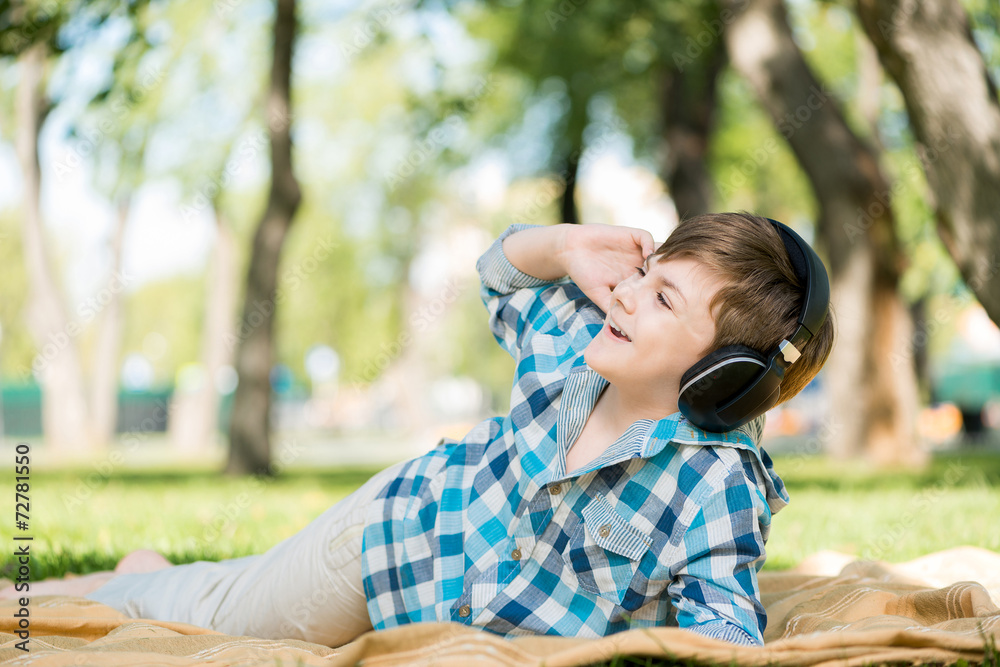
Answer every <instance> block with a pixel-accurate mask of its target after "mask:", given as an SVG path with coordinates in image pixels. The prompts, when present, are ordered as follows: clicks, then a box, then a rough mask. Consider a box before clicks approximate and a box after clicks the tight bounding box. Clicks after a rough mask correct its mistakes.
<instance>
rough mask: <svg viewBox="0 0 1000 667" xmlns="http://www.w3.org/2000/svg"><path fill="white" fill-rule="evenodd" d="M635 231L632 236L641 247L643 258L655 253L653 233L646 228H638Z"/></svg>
mask: <svg viewBox="0 0 1000 667" xmlns="http://www.w3.org/2000/svg"><path fill="white" fill-rule="evenodd" d="M635 232H636V233H634V234H633V235H632V238H633V240H634V241H635V244H636V245H637V246H639V248H640V249H641V251H642V258H643V259H645V258H646V257H648V256H649V255H651V254H652V253H653V250H655V246H654V244H653V235H652V234H650V233H649V232H647V231H646V230H645V229H637V230H635Z"/></svg>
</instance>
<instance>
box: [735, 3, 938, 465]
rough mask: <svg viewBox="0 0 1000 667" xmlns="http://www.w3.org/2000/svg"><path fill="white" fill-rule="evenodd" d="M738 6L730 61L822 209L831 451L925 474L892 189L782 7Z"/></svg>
mask: <svg viewBox="0 0 1000 667" xmlns="http://www.w3.org/2000/svg"><path fill="white" fill-rule="evenodd" d="M742 5H743V3H741V2H731V3H730V4H729V6H728V7H727V9H726V12H728V16H729V17H731V25H730V26H729V29H728V30H727V31H726V33H725V38H726V43H727V46H728V49H729V56H730V59H731V61H732V62H733V64H734V66H735V67H736V68H737V70H739V71H740V72H741V73H742V74H743V75H744V76H745V77H746V78H747V80H748V81H749V82H750V84H751V85H752V87H753V88H754V90H755V91H756V93H757V96H758V98H759V100H760V101H761V103H762V105H763V106H764V107H765V108H766V109H767V110H768V112H769V113H770V115H771V117H772V120H773V122H774V124H775V126H776V127H777V128H778V130H779V131H780V132H781V133H782V134H783V135H784V137H785V138H786V140H787V141H788V144H789V146H790V147H791V149H792V151H793V152H794V153H795V156H796V158H797V159H798V161H799V164H800V165H801V166H802V168H803V170H804V171H805V172H806V174H807V175H808V177H809V180H810V182H811V184H812V188H813V191H814V193H815V195H816V199H817V201H818V204H819V219H818V221H817V229H818V233H819V237H820V240H821V242H822V246H823V247H824V248H825V250H826V252H827V256H828V261H829V266H830V279H831V281H830V282H831V288H832V295H833V296H832V299H833V304H834V312H835V315H836V321H837V323H838V332H837V343H836V345H835V347H834V351H833V353H832V355H831V359H830V361H829V362H828V364H827V368H828V372H827V377H828V379H829V386H830V389H831V398H832V415H833V420H834V422H833V424H832V427H831V429H830V431H831V432H832V433H833V434H834V435H833V437H832V438H831V441H830V442H829V443H828V446H829V448H830V450H831V451H832V452H833V453H834V454H836V455H840V456H851V455H859V454H864V455H866V456H867V457H869V458H871V459H873V460H875V461H878V462H880V463H884V464H899V463H916V462H919V461H920V460H921V456H920V453H919V451H918V450H917V449H916V448H915V447H914V443H915V432H914V429H915V416H916V415H915V413H916V402H917V389H916V379H915V375H914V369H913V363H912V357H911V349H912V346H911V345H910V344H909V342H910V336H911V331H912V323H911V320H910V317H909V313H908V310H907V308H906V306H905V304H904V303H903V302H902V299H901V297H900V294H899V289H898V286H899V277H900V272H901V269H902V265H903V257H902V255H901V252H900V249H899V246H898V242H897V239H896V236H895V230H894V219H893V212H892V208H891V207H890V206H887V205H885V204H884V203H883V201H884V199H885V196H886V193H888V192H890V188H889V185H888V181H887V179H886V177H885V176H884V174H883V173H882V170H881V168H880V167H879V162H878V155H877V153H876V151H875V149H874V148H873V147H872V146H871V145H869V144H868V143H866V142H864V141H862V140H861V139H860V138H859V137H858V136H857V135H855V134H854V132H853V131H852V130H851V128H850V127H849V126H848V124H847V122H846V120H845V118H844V115H843V113H842V111H841V109H840V106H839V103H838V101H837V100H836V99H835V98H834V97H833V94H832V93H831V92H830V91H828V90H826V89H825V88H824V87H823V85H822V84H821V83H820V82H819V80H818V79H817V78H816V76H815V75H814V74H813V73H812V70H811V69H810V68H809V66H808V64H807V63H806V61H805V59H804V58H803V56H802V53H801V52H800V51H799V48H798V46H797V45H796V44H795V40H794V39H793V37H792V31H791V28H790V27H789V24H788V19H787V16H786V12H785V6H784V4H783V3H782V1H781V0H752V1H751V2H750V3H749V5H747V6H746V7H745V8H743V7H742Z"/></svg>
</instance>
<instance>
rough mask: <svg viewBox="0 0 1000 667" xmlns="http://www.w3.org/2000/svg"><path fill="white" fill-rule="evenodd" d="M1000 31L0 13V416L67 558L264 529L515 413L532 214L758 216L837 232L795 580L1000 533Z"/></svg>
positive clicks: (589, 1) (869, 17)
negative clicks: (505, 342)
mask: <svg viewBox="0 0 1000 667" xmlns="http://www.w3.org/2000/svg"><path fill="white" fill-rule="evenodd" d="M998 26H1000V6H998V4H997V3H996V2H995V1H994V0H923V1H922V2H912V1H904V0H857V1H856V2H853V1H846V0H845V1H838V0H785V1H783V0H690V1H688V2H644V1H641V0H626V1H618V2H613V1H611V0H553V1H545V2H537V3H532V2H526V1H524V0H521V1H518V0H503V1H492V0H464V1H458V0H454V1H444V2H422V1H420V2H416V3H415V4H414V3H410V2H405V1H404V0H385V1H381V2H378V1H376V2H366V1H362V2H343V1H340V0H336V1H332V2H331V1H327V2H320V1H318V0H276V2H272V1H267V0H213V1H211V2H194V1H192V0H173V1H171V2H159V1H155V0H129V1H123V0H96V1H91V2H83V1H80V0H43V1H41V2H34V1H29V2H0V295H2V296H0V327H2V329H0V401H2V409H0V418H2V434H3V439H4V447H3V451H5V452H8V453H9V454H10V457H11V458H10V460H11V462H12V461H13V448H14V445H15V443H18V442H27V443H29V444H31V446H32V449H31V452H32V462H33V465H34V468H33V473H34V474H35V475H36V476H37V479H35V480H34V482H33V489H34V492H35V493H36V496H35V501H36V504H35V507H34V510H33V512H34V513H35V516H36V517H37V525H39V530H40V531H42V533H43V535H42V537H43V538H44V539H47V540H48V545H49V546H48V547H47V548H48V553H49V554H50V556H49V560H47V561H43V563H42V565H41V566H40V567H41V568H42V572H44V573H47V574H58V573H61V572H63V571H66V569H70V570H75V571H82V570H86V569H92V568H94V567H99V566H104V567H107V566H108V565H113V564H114V561H115V560H116V558H117V557H120V556H121V555H123V554H124V553H125V552H126V551H127V550H129V549H132V548H139V547H142V546H150V547H154V548H159V549H161V550H162V551H164V552H165V553H167V554H168V555H172V557H173V558H174V559H175V560H178V561H179V560H193V559H196V558H198V557H212V558H215V557H228V556H236V555H243V554H245V553H253V552H255V551H256V552H259V551H261V550H263V549H266V548H267V547H268V546H270V545H271V544H273V543H274V542H276V541H277V540H278V539H280V538H282V537H286V536H287V535H290V534H292V533H294V532H295V531H296V530H298V529H299V528H301V527H302V526H303V525H304V524H305V522H307V521H308V520H309V519H310V518H311V517H314V516H316V515H318V514H319V513H320V512H321V511H322V510H323V509H325V507H326V506H328V505H329V503H330V502H332V501H333V500H335V499H336V498H338V497H341V496H342V495H343V494H345V493H347V492H349V491H350V489H351V488H353V487H354V486H356V485H357V484H359V483H360V482H361V481H363V480H364V479H365V478H366V476H367V475H368V474H370V473H371V472H372V471H373V470H375V469H377V468H378V467H379V466H381V465H385V464H388V463H391V462H394V461H398V460H401V459H403V458H407V457H411V456H415V455H418V454H420V453H421V452H423V451H426V450H427V449H429V448H430V447H432V446H433V445H434V444H435V443H436V442H437V441H438V440H439V439H440V438H441V437H446V436H447V437H456V438H458V437H461V436H462V435H463V434H464V433H465V432H466V431H467V430H468V429H469V428H470V427H471V426H472V425H473V424H475V423H476V422H477V421H478V420H480V419H482V418H484V417H487V416H491V415H493V414H497V413H503V412H505V411H506V409H507V405H508V391H509V382H510V378H511V372H512V368H513V365H512V363H511V361H510V359H509V358H508V357H507V356H506V354H505V353H504V352H503V351H502V350H500V348H499V347H498V346H497V345H496V343H495V341H494V340H493V338H492V336H491V334H490V333H489V331H488V329H487V326H486V313H485V310H484V308H483V307H482V304H481V302H480V300H479V295H478V280H477V277H476V273H475V267H474V264H475V260H476V258H477V257H478V256H479V255H480V254H481V253H482V252H483V251H484V250H485V249H486V247H487V246H488V244H489V242H490V241H491V240H492V239H493V238H495V236H496V235H497V234H499V233H500V232H501V231H502V230H503V229H504V228H505V227H507V226H508V225H509V224H511V223H529V224H537V225H547V224H555V223H559V222H566V223H575V224H587V223H608V224H618V225H629V226H636V227H642V228H645V229H648V230H649V231H650V232H651V233H652V234H653V236H654V238H656V239H658V240H663V239H664V238H666V236H667V234H668V233H669V231H670V230H671V229H672V227H673V226H674V225H675V224H676V222H677V220H678V219H680V218H683V217H686V216H689V215H693V214H697V213H702V212H708V211H721V210H740V209H746V210H751V211H754V212H758V213H761V214H764V215H767V216H770V217H773V218H777V219H779V220H782V221H784V222H786V223H788V224H790V225H791V226H793V227H795V228H796V229H797V230H798V231H799V232H800V233H801V234H802V235H803V236H805V238H807V239H808V240H810V241H811V242H812V243H813V244H814V245H815V247H816V248H817V249H818V251H819V252H820V254H821V256H822V257H823V258H824V260H825V261H826V264H827V266H828V268H829V270H830V276H831V282H832V286H833V300H834V309H835V313H836V321H837V325H838V335H839V338H838V343H837V346H836V348H835V350H834V352H833V354H832V356H831V359H830V362H829V363H828V364H827V367H826V368H825V369H824V370H823V372H822V373H821V374H820V375H819V376H818V377H817V379H816V380H815V381H814V382H813V383H812V384H811V385H810V386H809V387H808V388H807V389H806V390H805V391H804V392H803V393H802V394H801V395H800V396H798V397H796V398H795V399H794V400H792V401H790V402H789V403H787V404H785V405H783V406H782V407H781V408H779V409H776V410H774V411H772V412H771V413H770V414H769V418H768V423H767V431H766V435H765V441H764V447H765V448H766V449H767V450H768V451H769V452H771V453H772V454H773V455H774V456H775V457H776V458H777V464H776V467H777V469H778V472H779V474H781V475H782V476H783V477H785V479H786V481H787V482H788V483H789V488H790V489H791V491H792V505H791V506H790V507H789V509H788V510H787V512H788V513H789V514H791V516H789V518H788V520H787V521H788V522H789V523H786V524H785V528H782V526H781V522H782V520H783V519H780V518H779V519H778V521H777V522H776V529H775V531H774V536H773V537H772V540H773V542H774V543H775V544H774V546H775V548H776V552H775V553H776V554H777V555H776V556H775V557H774V560H773V562H774V563H776V566H778V567H788V566H790V565H792V564H794V563H795V562H797V560H798V559H800V558H801V557H803V556H805V555H807V554H808V553H810V552H812V551H814V550H817V549H824V548H831V549H840V550H844V551H847V552H850V553H855V554H856V555H859V556H865V557H878V558H886V559H889V560H892V559H899V558H909V557H914V556H916V555H920V554H921V553H926V552H929V551H932V550H936V549H943V548H947V547H948V546H954V545H956V544H977V545H979V546H983V547H986V548H991V549H994V550H1000V523H998V521H997V518H998V517H1000V329H998V328H997V325H996V323H997V322H998V321H1000V258H998V254H1000V225H998V220H1000V101H998V94H997V88H996V86H995V82H996V81H997V80H1000V31H998ZM12 467H13V463H11V465H10V466H7V465H6V464H5V465H4V466H3V470H2V472H0V476H3V478H4V479H8V478H9V477H10V476H11V475H12ZM796 506H798V507H799V508H800V509H795V508H796ZM795 512H800V514H798V515H796V514H795ZM824 512H829V515H826V514H823V513H824ZM817 513H818V514H817ZM783 516H784V514H783ZM817 516H820V517H821V518H817ZM181 517H183V518H181ZM3 531H4V532H6V531H7V527H6V526H4V528H3ZM886 536H889V538H888V540H887V538H886ZM2 574H3V573H2V572H0V576H2Z"/></svg>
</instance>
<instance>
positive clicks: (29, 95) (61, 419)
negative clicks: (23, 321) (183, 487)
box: [15, 43, 93, 453]
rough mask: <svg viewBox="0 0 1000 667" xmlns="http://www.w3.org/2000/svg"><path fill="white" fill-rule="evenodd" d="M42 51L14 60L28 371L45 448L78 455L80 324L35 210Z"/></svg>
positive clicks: (82, 401) (87, 440) (82, 426)
mask: <svg viewBox="0 0 1000 667" xmlns="http://www.w3.org/2000/svg"><path fill="white" fill-rule="evenodd" d="M45 55H46V49H45V45H44V44H41V43H39V44H35V45H34V46H32V47H30V48H28V49H27V50H25V51H24V52H23V53H22V54H21V56H20V57H18V69H19V70H20V80H19V82H18V88H17V94H16V101H15V107H16V115H17V140H16V149H17V158H18V162H19V163H20V165H21V172H22V173H23V174H24V200H23V202H24V213H23V215H22V234H23V235H24V241H23V243H24V262H25V267H26V269H27V272H28V284H29V290H30V297H29V300H28V303H29V306H28V313H27V320H28V321H27V324H28V328H29V330H30V331H31V334H32V337H33V338H34V339H35V345H36V346H37V347H38V355H37V356H36V357H35V362H34V364H33V370H34V372H35V375H36V377H37V378H38V380H39V382H40V384H41V385H42V429H43V431H44V433H45V443H46V446H48V447H50V448H52V449H53V450H57V451H62V452H73V453H81V452H88V451H90V450H91V449H92V448H93V441H92V439H91V433H92V430H91V427H90V422H89V419H88V412H87V400H86V391H85V388H84V382H83V372H82V369H81V366H80V356H79V353H78V351H77V341H76V337H77V336H78V335H79V334H80V332H81V328H82V325H81V323H80V322H78V321H76V320H73V321H71V320H70V319H69V316H68V314H67V309H66V305H65V303H64V302H63V296H62V292H61V290H60V288H59V287H58V283H57V281H56V279H55V277H54V276H53V272H52V268H51V265H50V263H49V259H48V256H47V255H46V252H45V240H44V236H45V232H44V229H43V224H42V214H41V207H40V195H41V170H40V168H39V164H38V135H39V132H40V131H41V127H42V123H43V122H44V120H45V117H46V115H47V114H48V111H49V108H50V107H49V102H48V100H47V99H46V98H45V96H44V68H45Z"/></svg>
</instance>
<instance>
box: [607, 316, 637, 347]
mask: <svg viewBox="0 0 1000 667" xmlns="http://www.w3.org/2000/svg"><path fill="white" fill-rule="evenodd" d="M608 329H609V330H610V331H611V335H612V336H614V337H615V338H617V339H618V340H623V341H626V342H629V343H631V342H632V339H631V338H629V337H628V336H626V335H625V333H624V332H623V331H622V330H621V329H619V328H618V325H617V324H615V321H614V320H613V319H611V318H610V317H609V318H608Z"/></svg>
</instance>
